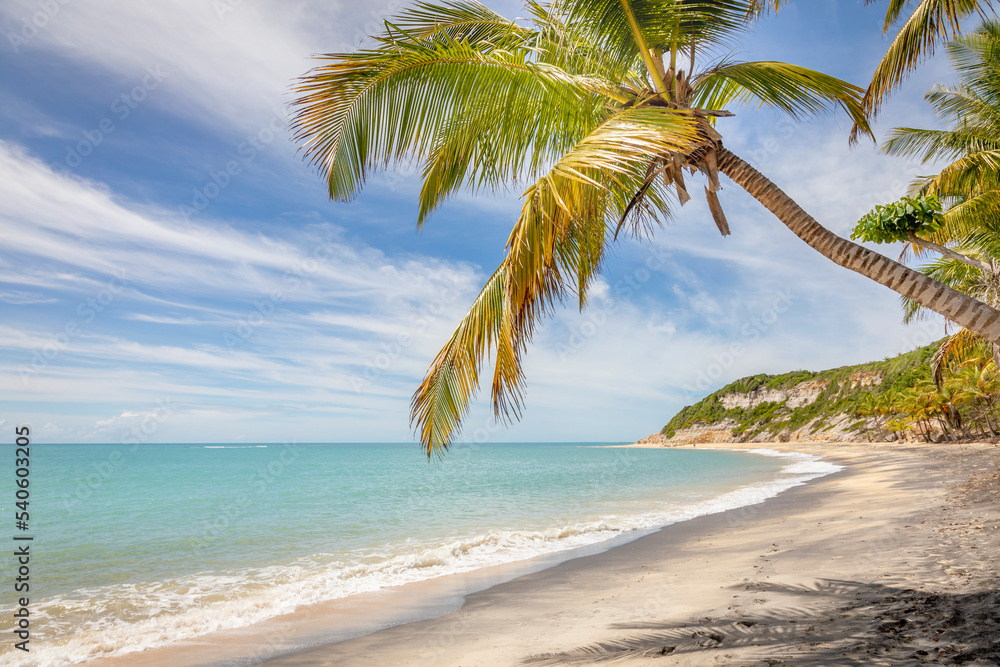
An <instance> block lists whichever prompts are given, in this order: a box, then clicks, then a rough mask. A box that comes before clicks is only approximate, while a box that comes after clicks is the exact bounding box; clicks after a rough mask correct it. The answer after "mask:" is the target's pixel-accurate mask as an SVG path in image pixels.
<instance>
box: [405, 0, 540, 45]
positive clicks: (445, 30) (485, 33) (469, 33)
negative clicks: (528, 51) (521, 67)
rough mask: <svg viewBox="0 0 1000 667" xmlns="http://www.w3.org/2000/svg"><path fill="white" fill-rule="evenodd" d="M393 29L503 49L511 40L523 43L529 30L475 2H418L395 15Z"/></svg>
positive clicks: (447, 0) (413, 34)
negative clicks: (444, 36)
mask: <svg viewBox="0 0 1000 667" xmlns="http://www.w3.org/2000/svg"><path fill="white" fill-rule="evenodd" d="M390 25H391V27H392V28H395V29H396V30H398V31H400V32H402V33H404V34H406V35H409V36H411V37H413V38H416V39H419V40H427V39H430V38H433V37H435V36H437V35H446V36H447V37H448V38H449V39H451V40H454V41H459V42H460V41H468V42H470V43H490V44H492V45H494V47H500V46H503V45H504V44H505V43H508V42H509V40H511V39H513V40H516V43H521V42H523V40H524V38H525V37H526V36H527V35H528V34H529V33H530V30H528V29H527V28H524V27H521V26H519V25H518V24H517V23H516V22H514V21H511V20H510V19H507V18H505V17H504V16H502V15H500V14H498V13H496V12H495V11H493V10H492V9H490V8H489V7H487V6H485V5H484V4H482V3H480V2H476V1H475V0H442V1H440V2H438V3H430V2H416V3H414V4H412V5H410V6H408V7H404V8H403V9H402V10H401V11H400V12H399V13H398V14H396V15H395V16H393V18H392V23H391V24H390Z"/></svg>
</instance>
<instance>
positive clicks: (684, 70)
mask: <svg viewBox="0 0 1000 667" xmlns="http://www.w3.org/2000/svg"><path fill="white" fill-rule="evenodd" d="M776 4H780V3H774V2H770V3H767V2H747V1H742V0H560V1H554V2H551V3H548V4H538V3H534V2H531V3H529V4H528V6H527V9H528V12H529V14H530V20H529V23H530V25H529V26H524V25H521V24H520V23H517V22H514V21H509V20H507V19H505V18H503V17H502V16H500V15H499V14H497V13H495V12H493V11H492V10H490V9H488V8H486V7H485V6H483V5H481V4H479V3H478V2H474V1H473V0H442V1H441V2H440V4H432V3H429V2H419V3H417V4H415V5H414V6H413V7H412V8H410V9H407V10H404V11H402V12H400V13H399V14H398V15H397V16H396V17H394V18H393V19H392V20H391V21H387V22H386V25H385V30H384V31H383V32H382V33H381V34H380V35H378V36H377V37H376V39H377V42H378V43H377V45H376V46H375V47H374V48H371V49H366V50H361V51H358V52H355V53H349V54H331V55H328V56H324V58H325V59H327V60H328V61H329V62H328V63H327V64H325V65H322V66H320V67H318V68H316V69H315V70H313V71H312V72H310V73H309V74H307V75H306V76H305V77H304V79H303V80H302V81H301V83H300V84H299V85H298V88H297V90H298V91H299V93H300V97H299V98H298V100H297V111H296V116H295V125H296V127H297V130H298V134H297V136H298V138H299V139H300V140H302V141H304V150H305V152H306V155H307V156H308V157H309V158H310V159H311V160H312V161H313V163H314V164H316V165H317V166H319V168H320V169H321V170H322V171H323V173H324V175H325V176H326V179H327V182H328V186H329V192H330V196H331V197H332V198H334V199H339V200H350V199H352V198H353V197H354V196H355V195H356V194H357V192H358V190H360V189H361V188H362V187H363V185H364V182H365V178H366V176H367V175H368V173H369V172H370V171H372V170H373V169H378V168H386V167H389V166H391V165H392V164H394V163H399V162H404V161H408V160H419V161H421V162H422V164H423V179H424V182H423V187H422V190H421V193H420V207H419V216H418V221H417V222H418V225H420V224H423V222H424V221H425V219H426V218H427V216H428V215H429V214H430V213H431V212H432V211H433V210H434V209H435V208H436V207H437V206H439V205H440V204H441V203H442V202H443V201H444V200H445V199H447V198H448V197H449V196H451V195H453V194H454V193H455V192H456V191H458V190H460V189H462V188H468V189H471V190H473V191H478V190H481V189H488V190H501V189H506V188H509V187H510V186H511V185H512V184H516V183H527V184H528V185H527V189H526V190H525V192H524V195H523V206H522V209H521V214H520V217H519V218H518V220H517V222H516V223H515V224H514V228H513V231H512V232H511V235H510V237H509V240H508V242H507V254H506V257H505V258H504V260H503V262H502V263H501V264H500V266H499V267H498V268H497V269H496V271H495V272H494V273H493V274H492V275H491V276H490V278H489V279H488V280H487V282H486V285H485V286H484V287H483V290H482V292H481V293H480V295H479V296H478V298H477V299H476V300H475V301H474V303H473V304H472V306H471V308H470V310H469V313H468V314H467V315H466V316H465V318H464V319H463V320H462V321H461V322H460V323H459V325H458V327H457V329H456V331H455V333H454V334H453V336H452V337H451V339H450V340H449V341H448V342H447V343H446V344H445V346H444V347H443V348H442V350H441V351H440V352H439V353H438V355H437V357H436V358H435V359H434V361H433V363H432V365H431V368H430V370H429V371H428V374H427V376H426V377H425V379H424V381H423V382H422V383H421V385H420V387H419V388H418V389H417V391H416V393H415V395H414V397H413V402H412V413H411V416H412V419H413V421H414V423H415V424H416V426H417V429H418V432H419V435H420V439H421V442H422V443H423V445H424V446H425V448H426V451H427V454H428V456H430V455H431V454H432V453H434V452H437V453H440V452H441V451H442V449H446V448H447V447H448V444H449V443H450V442H451V440H452V439H453V437H454V435H455V433H456V431H457V429H458V427H459V425H460V422H461V420H462V418H463V417H464V415H465V414H466V413H467V410H468V405H469V400H470V397H471V396H472V395H473V393H474V392H475V390H476V388H477V387H478V384H479V380H480V371H481V367H482V363H483V359H484V358H485V357H487V356H489V355H490V354H491V353H493V354H495V356H496V362H495V367H494V372H493V376H492V380H491V398H492V402H493V406H494V413H495V415H496V416H497V418H511V417H517V416H519V414H520V409H521V406H522V399H523V396H522V384H523V374H522V370H521V355H522V354H523V352H524V349H525V346H526V345H527V343H528V341H529V340H530V338H531V335H532V332H533V329H534V325H535V324H536V322H537V321H538V319H539V318H540V317H542V316H543V315H544V314H545V313H546V312H548V311H549V310H550V309H551V308H552V307H553V306H554V304H555V302H557V301H560V300H561V299H562V298H564V297H565V296H567V295H568V294H570V293H572V292H575V294H576V296H577V298H578V299H579V303H580V306H581V307H582V306H583V305H584V304H585V302H586V295H587V287H588V284H589V283H590V281H591V279H592V278H593V276H594V275H595V273H596V272H597V271H598V270H599V268H600V262H601V258H602V256H603V252H604V250H605V247H606V244H607V242H608V241H609V240H611V238H612V237H616V236H617V234H618V232H619V231H621V230H622V229H627V230H629V231H631V232H632V233H636V234H638V233H641V232H643V231H646V230H650V229H652V227H653V225H655V224H657V223H661V222H662V221H663V220H664V219H665V218H666V217H667V216H669V214H670V205H671V201H672V198H673V197H676V199H677V200H678V201H679V202H680V203H681V204H683V203H684V202H685V201H687V200H688V199H689V197H690V196H689V194H688V190H687V184H686V182H685V175H684V170H688V171H689V172H690V173H691V174H695V173H701V174H703V175H704V177H705V180H706V186H705V196H706V198H707V199H708V204H709V208H710V210H711V213H712V217H713V219H714V220H715V223H716V225H717V226H718V228H719V231H720V232H721V233H722V234H723V235H726V234H729V224H728V221H727V220H726V217H725V214H724V212H723V210H722V206H721V204H720V202H719V199H718V195H717V191H718V189H719V187H720V182H719V174H720V173H722V174H725V175H726V176H728V177H729V178H730V179H731V180H733V181H734V182H735V183H736V184H738V185H739V186H740V187H742V188H743V189H744V190H746V191H747V192H749V193H750V194H751V195H753V196H754V197H755V198H756V199H757V200H758V201H760V202H761V203H762V204H763V205H764V206H765V207H766V208H767V209H768V210H770V211H771V212H773V213H774V214H775V215H776V216H777V217H778V219H779V220H781V222H783V223H784V224H785V225H786V226H787V227H788V228H789V229H790V230H792V232H794V233H795V234H796V235H798V236H799V237H800V238H801V239H802V240H804V241H805V242H806V243H808V244H809V245H810V246H812V247H813V248H815V249H816V250H818V251H819V252H820V253H822V254H823V255H825V256H826V257H828V258H830V259H831V260H833V261H834V262H836V263H838V264H840V265H841V266H844V267H847V268H849V269H851V270H854V271H857V272H858V273H861V274H862V275H865V276H867V277H869V278H871V279H872V280H875V281H877V282H879V283H881V284H883V285H885V286H887V287H889V288H890V289H894V290H896V291H897V292H898V293H900V294H902V295H904V296H906V297H908V298H911V299H913V300H914V301H916V302H918V303H920V304H922V305H924V306H926V307H928V308H930V309H932V310H935V311H936V312H939V313H941V314H943V315H945V316H946V317H948V318H950V319H953V320H955V321H956V322H959V323H960V324H961V325H963V326H966V327H968V328H970V329H972V330H973V331H976V332H979V333H981V334H982V335H984V336H986V337H987V338H989V339H990V340H995V341H998V342H1000V312H998V311H997V310H994V309H992V308H990V307H989V306H986V305H985V304H983V303H981V302H978V301H976V300H975V299H972V298H970V297H968V296H966V295H963V294H961V293H959V292H956V291H955V290H952V289H951V288H948V287H946V286H944V285H941V284H940V283H937V282H935V281H934V280H932V279H930V278H928V277H927V276H924V275H922V274H920V273H919V272H916V271H913V270H911V269H909V268H907V267H905V266H903V265H901V264H899V263H897V262H894V261H892V260H890V259H888V258H886V257H883V256H882V255H879V254H878V253H875V252H873V251H871V250H868V249H867V248H864V247H862V246H859V245H856V244H854V243H851V242H849V241H847V240H845V239H842V238H840V237H839V236H837V235H835V234H833V233H832V232H830V231H829V230H827V229H825V228H824V227H822V226H821V225H820V224H819V223H818V222H816V220H814V219H813V218H812V217H811V216H809V215H808V214H807V213H806V212H805V211H803V210H802V209H801V208H800V207H799V206H798V205H797V204H796V203H795V202H794V201H792V199H791V198H789V197H788V196H787V195H785V193H784V192H782V191H781V190H780V189H779V188H778V187H777V186H776V185H775V184H774V183H772V182H771V181H769V180H768V179H766V178H765V177H764V176H762V175H761V174H760V173H759V172H757V171H756V170H755V169H754V168H753V167H751V166H750V165H749V164H747V163H746V162H744V161H743V160H742V159H740V158H739V157H738V156H736V155H735V154H733V153H732V152H730V151H729V150H728V149H727V148H726V147H725V146H724V145H723V142H722V136H721V134H720V133H719V131H718V130H717V128H716V125H717V120H718V119H719V118H724V117H726V116H730V115H732V114H731V112H730V111H729V110H728V107H730V106H732V105H738V104H744V105H750V106H768V107H772V108H775V109H778V110H781V111H784V112H786V113H789V114H792V115H801V114H807V113H812V112H815V111H818V110H820V109H823V108H827V107H829V106H839V107H840V108H842V109H843V110H845V111H846V112H847V113H848V114H849V116H850V117H851V118H852V120H853V121H854V122H855V123H856V125H857V126H858V127H859V128H861V130H862V131H865V132H867V131H868V125H867V120H866V117H865V114H864V111H863V109H862V106H861V98H862V91H861V90H860V89H859V88H857V87H856V86H853V85H850V84H847V83H845V82H842V81H840V80H838V79H835V78H833V77H830V76H827V75H824V74H821V73H819V72H815V71H813V70H809V69H806V68H803V67H798V66H796V65H790V64H786V63H778V62H735V61H732V60H728V59H726V58H722V59H720V58H718V57H717V56H718V54H719V53H720V52H722V51H724V50H725V49H726V48H727V45H728V44H729V43H730V42H731V40H732V39H733V37H734V36H736V35H738V34H740V33H742V32H744V31H746V30H747V28H748V26H749V25H750V24H751V22H752V21H753V19H754V17H755V16H756V15H757V14H759V13H760V12H761V11H763V10H764V9H766V8H767V6H769V5H771V6H773V5H776Z"/></svg>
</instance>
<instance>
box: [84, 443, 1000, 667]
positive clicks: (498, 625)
mask: <svg viewBox="0 0 1000 667" xmlns="http://www.w3.org/2000/svg"><path fill="white" fill-rule="evenodd" d="M734 447H737V446H735V445H734ZM769 447H773V448H776V449H785V450H788V451H806V452H814V453H821V454H825V455H827V456H828V457H829V458H830V459H831V460H833V461H835V462H837V463H841V464H843V465H845V466H846V469H845V470H844V471H843V472H840V473H836V474H834V475H830V476H827V477H824V478H822V479H820V480H816V481H814V482H811V483H809V484H808V485H805V486H801V487H797V488H795V489H791V490H789V491H786V492H785V493H782V494H781V495H779V496H778V497H776V498H773V499H770V500H768V501H766V502H764V503H761V504H759V505H755V506H751V507H745V508H742V509H739V510H733V511H729V512H724V513H721V514H715V515H711V516H706V517H701V518H698V519H694V520H692V521H686V522H683V523H680V524H676V525H673V526H668V527H667V528H665V529H663V530H661V531H658V532H656V533H654V534H651V535H648V536H646V537H643V538H641V539H639V540H636V541H634V542H631V543H629V544H626V545H623V546H620V547H617V548H615V549H612V550H610V551H606V552H604V553H600V554H596V555H591V556H587V557H583V558H577V559H574V560H570V561H567V562H564V563H562V564H559V565H557V566H555V567H551V568H548V569H545V570H542V571H540V572H536V573H534V574H529V575H526V576H522V577H519V578H517V579H514V580H513V581H509V582H507V583H502V584H499V585H496V586H493V587H492V588H489V589H487V590H483V591H481V592H478V593H473V594H471V595H468V596H466V598H465V604H464V606H462V608H461V609H459V610H457V611H453V612H451V613H446V614H445V615H442V616H439V617H437V618H432V619H430V620H423V621H417V622H412V623H406V624H403V625H397V626H395V627H392V628H388V629H385V630H381V631H378V632H375V633H374V634H369V635H367V636H363V637H359V638H355V639H349V640H347V641H341V642H338V643H334V644H327V645H322V646H318V647H315V648H312V649H309V650H305V651H300V652H297V653H293V654H289V655H285V656H281V657H278V658H273V659H271V660H269V661H267V662H266V663H265V664H266V665H268V666H269V667H279V666H281V667H292V666H305V665H309V666H313V665H329V666H331V667H332V666H334V665H336V666H337V667H348V666H351V665H365V666H366V667H371V666H381V665H387V666H393V667H396V666H400V665H433V666H435V667H436V666H439V665H440V666H456V667H457V666H461V667H474V666H479V665H482V666H490V667H494V666H502V665H522V666H530V665H592V664H603V663H610V662H621V663H622V664H628V665H646V664H650V665H653V664H655V665H711V664H722V665H841V664H843V665H848V664H862V663H864V664H872V665H883V664H884V665H907V664H923V663H932V664H965V665H994V664H1000V592H998V582H997V574H998V560H997V559H998V557H1000V491H998V489H1000V485H998V477H997V471H998V465H1000V447H997V446H994V445H890V444H879V445H870V444H863V445H860V444H858V445H853V444H840V443H837V444H830V443H823V444H814V445H813V444H807V443H798V442H797V443H791V444H787V445H774V446H770V445H769ZM444 579H448V578H444ZM431 585H433V584H431ZM438 585H441V584H438ZM404 588H406V587H404ZM400 594H403V593H402V592H400ZM386 602H388V603H392V598H386ZM441 611H442V612H443V611H445V610H443V609H442V610H441ZM439 613H441V612H439ZM306 615H307V616H309V617H310V618H312V619H313V621H314V622H315V620H316V619H317V618H324V617H325V615H323V614H319V615H317V614H310V613H309V612H308V610H306ZM327 618H329V617H327ZM280 622H283V623H286V624H292V625H294V624H295V619H294V618H285V619H284V620H283V621H280ZM255 631H256V632H262V631H260V630H259V629H258V630H254V629H253V628H250V629H248V632H246V633H245V634H244V640H247V641H252V640H251V636H252V633H253V632H255ZM231 642H232V638H230V640H229V641H226V642H224V643H225V644H228V645H229V647H230V648H232V643H231ZM199 646H200V649H199ZM211 646H212V642H211V639H207V640H206V642H205V643H201V642H196V643H194V644H192V645H190V646H189V647H188V650H187V652H186V654H185V653H184V652H183V650H181V652H178V649H173V650H172V649H165V650H162V651H151V652H147V653H145V654H133V655H132V656H126V660H125V661H124V662H121V661H107V662H104V661H102V664H129V665H139V664H143V665H146V664H148V665H160V664H164V665H166V664H171V665H175V664H208V663H211V662H214V661H215V660H216V659H218V658H219V657H221V656H220V655H214V656H213V655H212V652H211V651H206V650H204V649H207V648H210V647H211ZM216 648H218V644H216ZM272 648H273V647H272ZM257 655H261V653H259V652H258V653H257ZM185 656H186V658H185V659H183V660H182V659H181V658H184V657H185ZM199 656H200V657H199ZM95 664H97V663H95ZM216 664H220V663H216ZM227 664H236V663H227ZM239 664H247V663H245V662H241V663H239Z"/></svg>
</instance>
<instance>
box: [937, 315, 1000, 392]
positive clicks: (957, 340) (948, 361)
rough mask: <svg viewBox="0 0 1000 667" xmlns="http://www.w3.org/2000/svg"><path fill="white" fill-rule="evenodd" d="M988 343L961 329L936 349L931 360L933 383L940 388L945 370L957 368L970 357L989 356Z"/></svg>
mask: <svg viewBox="0 0 1000 667" xmlns="http://www.w3.org/2000/svg"><path fill="white" fill-rule="evenodd" d="M989 347H990V345H989V343H988V342H987V341H986V339H985V338H983V337H982V336H980V335H979V334H977V333H973V332H972V331H969V330H968V329H965V328H962V329H959V330H958V331H956V332H955V333H953V334H952V335H951V336H949V337H948V338H947V339H946V340H945V341H944V342H943V343H941V346H940V347H938V349H937V351H936V352H935V353H934V356H933V357H932V358H931V376H932V377H933V378H934V383H935V384H936V385H937V386H938V387H940V386H941V385H942V384H943V381H944V374H945V372H946V371H947V370H949V369H951V368H953V367H955V366H958V365H959V364H961V363H963V362H964V361H966V360H967V359H968V358H969V357H971V356H984V355H988V354H989Z"/></svg>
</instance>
